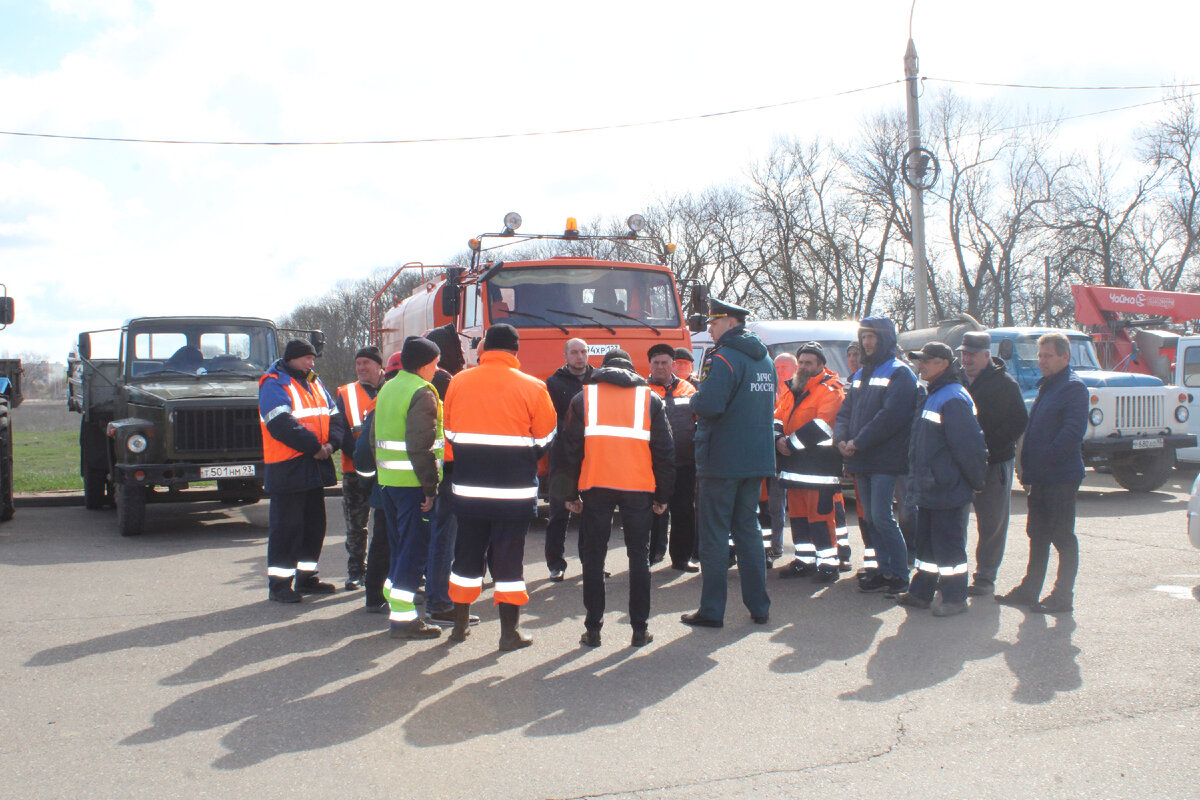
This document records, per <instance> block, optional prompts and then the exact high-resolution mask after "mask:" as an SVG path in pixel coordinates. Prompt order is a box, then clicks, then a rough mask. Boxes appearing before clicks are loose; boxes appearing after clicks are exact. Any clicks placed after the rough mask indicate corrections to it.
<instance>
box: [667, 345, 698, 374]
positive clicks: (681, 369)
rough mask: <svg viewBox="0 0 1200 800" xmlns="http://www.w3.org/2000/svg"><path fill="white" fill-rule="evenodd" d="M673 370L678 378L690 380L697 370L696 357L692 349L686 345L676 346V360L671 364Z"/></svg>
mask: <svg viewBox="0 0 1200 800" xmlns="http://www.w3.org/2000/svg"><path fill="white" fill-rule="evenodd" d="M671 370H672V371H673V372H674V373H675V377H676V378H679V379H680V380H684V381H690V380H691V379H692V375H693V374H694V373H695V372H696V357H695V356H694V355H692V351H691V350H688V349H687V348H686V347H676V348H675V362H674V364H672V365H671Z"/></svg>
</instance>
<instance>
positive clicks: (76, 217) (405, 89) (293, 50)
mask: <svg viewBox="0 0 1200 800" xmlns="http://www.w3.org/2000/svg"><path fill="white" fill-rule="evenodd" d="M909 8H910V3H909V1H908V0H847V2H843V3H810V2H798V1H797V0H792V1H791V2H769V3H768V2H753V1H752V0H742V1H741V2H723V3H715V2H698V1H697V0H691V1H690V2H673V1H672V2H655V1H654V0H650V2H637V3H625V2H607V3H562V2H545V3H542V2H513V3H498V2H489V3H475V2H461V1H460V2H455V3H416V2H343V3H336V4H335V3H327V2H324V3H308V2H296V1H295V0H292V2H286V3H284V2H254V0H238V2H224V1H223V0H206V2H195V1H193V2H188V1H187V0H174V1H173V2H157V1H154V0H147V1H145V2H138V1H137V0H128V1H125V2H122V1H120V0H114V1H113V2H106V1H105V0H80V1H79V2H72V0H44V1H43V2H39V1H38V0H0V19H2V20H3V21H4V24H3V25H2V26H0V130H4V131H10V132H36V133H55V134H71V135H83V136H102V137H128V138H139V139H188V140H239V141H241V140H248V141H279V140H289V141H297V140H299V141H333V140H339V141H340V140H364V139H411V138H439V137H449V138H453V137H466V136H484V135H494V134H505V133H519V132H531V131H545V130H556V129H564V128H578V127H590V126H603V125H611V124H616V123H630V122H640V121H651V120H661V119H668V118H674V117H686V116H692V115H698V114H704V113H709V112H719V111H728V110H734V109H741V108H747V107H753V106H759V105H767V104H777V103H782V102H785V101H791V100H798V99H802V98H810V97H826V98H828V96H829V95H832V94H834V93H837V92H843V91H846V90H850V89H857V88H861V87H867V86H872V85H875V84H880V83H885V82H888V81H893V80H896V79H898V78H902V77H903V64H902V57H903V53H904V48H905V44H906V42H907V38H908V23H909ZM1198 8H1200V6H1198V5H1197V4H1196V3H1194V2H1190V1H1188V2H1184V1H1183V0H1142V1H1141V2H1138V3H1129V2H1120V3H1117V2H1107V3H1106V2H1103V1H1102V0H1101V1H1099V2H1088V3H1082V2H1070V1H1068V0H1050V2H1046V0H1037V1H1036V2H1034V1H1032V0H1010V2H1006V3H977V2H962V0H918V1H917V6H916V13H915V16H914V19H913V38H914V39H915V41H916V45H917V49H918V51H919V53H920V56H921V74H922V75H925V76H929V77H931V78H933V77H936V78H952V79H957V80H966V81H983V82H1011V83H1039V84H1070V85H1080V86H1083V85H1088V86H1090V85H1101V84H1120V85H1131V84H1161V83H1170V82H1183V81H1189V80H1198V79H1200V78H1198V77H1197V58H1196V55H1195V53H1196V46H1195V39H1196V36H1197V30H1200V25H1197V23H1198V22H1200V10H1198ZM956 89H957V90H958V91H959V92H961V93H963V94H965V95H968V96H971V97H976V98H985V97H992V98H996V99H998V100H1002V101H1004V102H1008V103H1013V104H1015V105H1018V106H1029V107H1031V108H1035V109H1045V110H1054V111H1059V112H1061V113H1064V114H1079V113H1085V112H1089V111H1097V110H1102V109H1109V108H1115V107H1119V106H1123V105H1130V104H1134V103H1139V102H1144V101H1149V100H1155V99H1158V98H1159V97H1160V96H1161V94H1162V93H1161V92H1159V91H1155V90H1151V91H1127V92H1126V91H1122V92H1032V91H1014V90H1003V89H988V88H981V87H971V86H958V87H956ZM900 108H903V89H902V87H901V86H899V85H895V86H888V87H885V88H882V89H876V90H873V91H867V92H862V93H858V94H854V95H850V96H847V97H841V98H828V99H823V100H818V101H814V102H805V103H797V104H793V105H788V106H785V107H782V108H777V109H774V110H769V111H758V112H751V113H742V114H735V115H730V116H724V117H718V118H715V119H707V120H697V121H689V122H680V123H674V124H665V125H652V126H644V127H632V128H624V129H618V130H609V131H603V132H591V133H580V134H573V135H561V136H535V137H522V138H505V139H498V140H492V141H474V142H457V143H438V144H400V145H357V146H341V147H222V146H214V145H169V144H128V143H111V142H86V141H69V140H53V139H43V138H29V137H21V136H11V135H0V259H2V261H0V282H3V283H5V284H7V288H8V292H9V294H10V295H13V296H14V297H15V299H16V304H17V315H18V318H17V322H16V324H14V325H13V326H11V327H9V328H8V329H7V330H6V331H3V332H0V352H3V351H8V352H9V353H12V354H16V353H19V352H29V351H32V352H37V353H44V354H47V355H49V356H51V357H52V358H55V359H59V360H61V359H63V358H65V355H66V353H67V351H68V349H69V347H70V346H71V343H72V341H73V340H74V337H75V334H76V332H78V331H80V330H85V329H90V328H105V327H112V326H115V325H119V324H120V322H121V321H122V320H124V319H126V318H129V317H132V316H141V315H150V314H182V313H197V314H248V315H256V316H264V317H272V318H274V317H277V316H279V315H281V314H284V313H286V312H288V311H289V310H291V309H292V308H293V307H295V305H296V304H297V303H298V302H299V301H301V300H302V299H304V298H305V297H312V296H317V295H320V294H322V293H323V292H324V291H325V290H326V289H328V288H329V287H330V286H331V285H333V284H334V283H335V282H336V281H338V280H339V279H342V278H354V277H359V276H362V275H364V274H366V273H368V272H369V271H371V270H372V269H373V268H376V267H380V266H391V265H396V264H399V263H403V262H407V261H423V262H426V263H441V261H442V260H444V259H446V258H448V257H450V256H452V255H453V254H455V253H457V252H458V251H460V250H462V249H463V247H464V244H465V242H466V240H467V239H468V238H469V237H470V236H472V235H475V234H478V233H480V232H483V231H493V230H497V229H498V228H499V227H501V224H500V221H501V219H502V217H503V215H504V213H505V212H506V211H510V210H516V211H519V212H521V214H522V215H523V216H524V218H525V230H527V231H536V232H551V231H556V230H560V229H561V227H562V224H563V221H564V220H565V218H566V217H568V216H576V217H578V218H579V219H580V220H581V221H584V220H588V219H591V218H593V217H596V216H610V215H612V216H620V217H624V216H626V215H628V214H629V213H633V212H635V211H638V210H640V209H642V208H645V207H646V206H648V205H650V204H651V203H653V202H654V201H655V200H656V199H659V198H662V197H664V196H667V195H670V194H675V193H680V192H685V191H689V190H696V191H699V190H702V189H704V188H705V187H708V186H711V185H714V184H720V183H724V182H726V181H730V180H734V179H737V178H738V177H740V176H741V175H742V174H743V173H744V171H745V169H746V167H747V166H748V165H749V164H750V163H751V162H752V161H753V160H754V159H756V158H760V157H762V156H763V155H765V154H766V152H767V150H768V149H769V148H770V146H771V143H772V141H773V140H775V139H777V138H779V137H788V136H797V137H801V138H805V139H809V138H812V137H816V136H820V137H822V138H828V139H834V140H838V139H844V138H847V137H849V136H852V135H853V133H854V132H855V130H856V129H857V128H858V126H859V124H860V122H861V120H862V119H863V117H864V116H867V115H869V114H872V113H875V112H877V111H881V110H890V109H900ZM1160 111H1161V108H1160V107H1158V106H1150V107H1148V108H1142V109H1136V110H1130V111H1124V112H1118V113H1111V114H1102V115H1099V116H1092V117H1087V118H1084V119H1080V120H1076V121H1073V122H1068V123H1067V124H1066V126H1065V127H1064V134H1063V135H1064V137H1066V138H1067V140H1068V141H1070V142H1071V143H1072V144H1077V145H1079V146H1084V147H1094V146H1095V144H1096V143H1099V142H1106V143H1107V144H1108V145H1110V146H1112V147H1114V148H1116V149H1117V150H1118V151H1122V152H1130V151H1129V150H1128V146H1129V137H1130V134H1131V133H1132V132H1133V131H1135V130H1136V129H1137V128H1138V126H1139V125H1144V124H1147V123H1149V122H1150V121H1152V120H1153V119H1154V118H1155V117H1156V115H1157V114H1158V113H1160Z"/></svg>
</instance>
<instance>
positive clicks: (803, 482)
mask: <svg viewBox="0 0 1200 800" xmlns="http://www.w3.org/2000/svg"><path fill="white" fill-rule="evenodd" d="M793 380H794V379H793ZM845 396H846V392H845V388H844V387H843V386H842V382H841V380H839V379H838V376H837V373H835V372H832V371H830V370H828V369H826V370H825V371H824V372H823V373H821V374H820V375H817V376H816V377H813V378H809V379H808V380H807V381H805V382H804V384H803V386H801V387H799V388H795V387H792V386H790V385H789V390H788V391H787V392H786V393H785V394H784V395H783V396H782V397H781V398H780V400H779V404H778V405H777V406H775V435H776V437H779V436H786V437H787V443H788V447H790V448H791V450H792V452H791V454H790V455H786V456H783V455H781V456H779V457H778V462H779V482H780V484H782V485H783V486H786V487H787V488H789V489H822V488H829V487H838V486H840V485H841V475H842V457H841V454H840V453H839V452H838V449H837V448H836V447H834V442H833V423H834V421H835V420H836V419H837V413H838V410H839V409H840V408H841V407H842V400H843V399H844V398H845Z"/></svg>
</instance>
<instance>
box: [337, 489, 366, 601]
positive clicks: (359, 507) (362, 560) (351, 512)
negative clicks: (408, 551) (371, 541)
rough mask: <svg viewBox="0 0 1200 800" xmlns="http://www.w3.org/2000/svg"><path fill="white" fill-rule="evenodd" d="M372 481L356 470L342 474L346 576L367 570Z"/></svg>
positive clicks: (353, 576)
mask: <svg viewBox="0 0 1200 800" xmlns="http://www.w3.org/2000/svg"><path fill="white" fill-rule="evenodd" d="M370 497H371V483H370V481H366V480H363V479H362V478H360V477H359V476H358V473H356V472H346V473H343V474H342V515H343V516H344V517H345V519H346V577H347V578H361V577H362V576H363V573H364V572H366V562H367V521H368V517H369V516H370V514H371V506H370V504H369V502H368V501H369V500H370Z"/></svg>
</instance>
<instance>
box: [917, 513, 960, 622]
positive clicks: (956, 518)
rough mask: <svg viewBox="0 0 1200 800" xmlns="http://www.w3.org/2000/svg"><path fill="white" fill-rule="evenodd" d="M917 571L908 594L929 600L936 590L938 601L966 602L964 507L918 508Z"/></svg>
mask: <svg viewBox="0 0 1200 800" xmlns="http://www.w3.org/2000/svg"><path fill="white" fill-rule="evenodd" d="M916 528H917V530H916V537H917V549H916V556H917V557H916V560H915V561H914V564H915V566H916V568H917V571H916V574H914V575H913V578H912V582H911V584H910V585H909V589H908V591H909V592H910V593H911V594H913V595H915V596H916V597H919V598H921V599H922V600H932V599H933V594H934V592H935V591H937V590H938V589H941V591H942V601H943V602H946V603H961V602H963V601H965V600H966V599H967V506H962V507H961V508H921V507H920V506H918V507H917V514H916Z"/></svg>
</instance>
